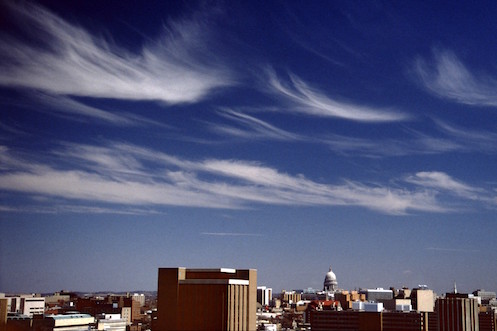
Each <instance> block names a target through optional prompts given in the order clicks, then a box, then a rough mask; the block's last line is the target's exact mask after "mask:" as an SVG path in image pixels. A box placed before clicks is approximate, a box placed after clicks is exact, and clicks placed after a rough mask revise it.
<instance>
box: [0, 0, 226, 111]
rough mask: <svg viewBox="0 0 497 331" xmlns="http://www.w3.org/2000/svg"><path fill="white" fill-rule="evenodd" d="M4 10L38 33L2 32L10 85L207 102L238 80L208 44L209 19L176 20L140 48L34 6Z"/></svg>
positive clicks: (3, 80) (4, 81) (2, 66)
mask: <svg viewBox="0 0 497 331" xmlns="http://www.w3.org/2000/svg"><path fill="white" fill-rule="evenodd" d="M4 7H6V8H7V10H9V11H10V12H11V13H12V14H13V15H15V17H16V19H17V20H18V24H19V26H20V27H23V28H25V31H27V34H28V36H29V37H30V38H22V39H21V38H20V37H16V36H12V35H7V34H5V33H4V34H2V35H1V36H0V59H1V61H0V71H1V72H2V75H0V85H3V86H8V87H23V88H28V89H36V90H40V91H44V92H46V93H49V94H53V95H75V96H89V97H97V98H100V97H101V98H116V99H127V100H157V101H161V102H165V103H168V104H175V103H190V102H196V101H199V100H201V99H202V98H205V97H206V96H207V95H208V94H209V93H210V92H211V91H213V90H214V89H217V88H220V87H225V86H229V85H232V84H233V83H234V80H233V76H232V73H231V72H230V71H229V70H228V69H227V68H226V67H224V66H223V65H222V64H221V63H220V61H218V58H219V57H218V56H215V55H214V54H213V53H212V52H211V51H210V50H209V48H208V47H207V45H209V33H208V32H207V31H208V27H206V26H203V23H201V20H195V19H192V20H190V21H187V20H184V21H181V22H175V23H172V24H170V25H169V26H170V28H169V29H165V31H164V35H163V36H162V37H161V38H159V39H158V40H157V41H156V42H154V43H148V44H146V45H144V46H143V47H142V49H141V50H140V51H139V52H138V53H133V52H130V51H128V50H126V49H124V48H122V47H119V46H118V45H115V44H114V43H111V42H109V41H107V40H106V39H104V38H103V37H101V36H97V35H92V33H90V32H89V31H87V30H85V29H84V28H82V27H80V26H77V25H75V24H72V23H70V22H68V21H66V20H64V19H62V18H60V17H58V16H56V15H55V14H53V13H51V12H49V11H48V10H46V9H44V8H42V7H40V6H38V5H35V4H33V3H29V2H22V3H19V2H10V3H8V4H6V5H5V6H4ZM34 40H35V41H36V42H34ZM210 55H212V56H210ZM80 110H81V111H82V112H86V113H87V114H88V113H89V112H92V113H93V115H95V116H104V117H105V116H110V115H106V114H103V113H101V112H96V111H95V110H94V109H89V108H85V109H80ZM107 119H109V118H107Z"/></svg>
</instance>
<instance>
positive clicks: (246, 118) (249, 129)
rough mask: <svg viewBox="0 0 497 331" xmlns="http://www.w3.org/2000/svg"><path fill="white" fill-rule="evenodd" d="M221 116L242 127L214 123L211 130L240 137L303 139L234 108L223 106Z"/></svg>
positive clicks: (285, 139)
mask: <svg viewBox="0 0 497 331" xmlns="http://www.w3.org/2000/svg"><path fill="white" fill-rule="evenodd" d="M218 113H219V114H220V115H221V116H223V117H225V118H227V119H229V120H231V121H233V122H235V123H236V124H238V125H239V126H240V127H235V126H232V125H225V124H224V125H223V124H219V123H215V124H214V123H212V124H211V125H210V127H211V130H213V131H215V132H218V133H222V134H228V135H231V136H235V137H239V138H248V139H254V138H264V139H273V140H283V141H295V140H300V139H302V138H301V137H300V136H299V135H297V134H294V133H291V132H289V131H285V130H282V129H279V128H277V127H275V126H274V125H271V124H269V123H267V122H265V121H263V120H260V119H258V118H256V117H254V116H250V115H247V114H244V113H241V112H238V111H234V110H232V109H227V108H223V109H221V110H220V111H219V112H218Z"/></svg>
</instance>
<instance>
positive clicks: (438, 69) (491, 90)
mask: <svg viewBox="0 0 497 331" xmlns="http://www.w3.org/2000/svg"><path fill="white" fill-rule="evenodd" d="M414 72H415V73H416V75H417V78H418V79H419V81H420V82H421V84H422V85H423V86H424V88H425V89H426V90H428V91H429V92H430V93H432V94H434V95H436V96H438V97H440V98H444V99H449V100H453V101H455V102H458V103H462V104H467V105H473V106H497V79H496V78H494V77H491V76H489V75H487V74H479V73H474V72H471V71H470V70H469V69H468V68H467V67H466V66H465V65H464V64H463V63H462V62H461V61H460V60H459V58H458V57H457V56H456V55H455V54H454V53H453V52H451V51H448V50H445V51H439V50H435V51H433V60H432V61H427V60H425V59H423V58H421V57H419V58H418V59H416V61H415V63H414Z"/></svg>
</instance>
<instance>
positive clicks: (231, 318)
mask: <svg viewBox="0 0 497 331" xmlns="http://www.w3.org/2000/svg"><path fill="white" fill-rule="evenodd" d="M256 302H257V271H256V270H254V269H250V270H248V269H244V270H236V269H224V268H223V269H187V268H160V269H159V281H158V290H157V322H156V324H155V327H154V331H167V330H196V331H198V330H216V331H221V330H226V331H232V330H233V331H237V330H255V329H256Z"/></svg>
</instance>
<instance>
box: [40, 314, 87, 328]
mask: <svg viewBox="0 0 497 331" xmlns="http://www.w3.org/2000/svg"><path fill="white" fill-rule="evenodd" d="M43 320H44V321H43V324H44V330H47V328H50V329H52V330H54V331H55V330H57V331H88V330H90V329H91V327H92V325H93V324H94V323H95V318H94V317H93V316H91V315H88V314H67V315H48V316H45V318H44V319H43Z"/></svg>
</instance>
